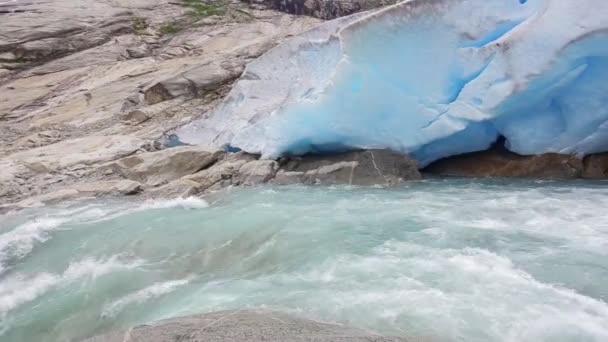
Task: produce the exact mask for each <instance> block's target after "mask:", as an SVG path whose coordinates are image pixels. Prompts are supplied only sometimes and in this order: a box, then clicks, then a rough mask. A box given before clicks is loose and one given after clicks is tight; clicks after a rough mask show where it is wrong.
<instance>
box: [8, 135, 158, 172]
mask: <svg viewBox="0 0 608 342" xmlns="http://www.w3.org/2000/svg"><path fill="white" fill-rule="evenodd" d="M147 145H149V143H148V142H147V141H145V140H142V139H139V138H136V137H131V136H125V135H111V136H101V135H93V136H88V137H84V138H76V139H71V140H64V141H61V142H58V143H55V144H51V145H47V146H42V147H38V148H34V149H31V150H27V151H24V152H17V153H14V154H12V155H9V156H8V157H7V159H10V160H13V161H16V162H19V163H21V164H23V165H25V166H27V167H28V168H29V169H30V170H32V171H35V172H39V173H43V172H51V171H57V170H61V169H64V168H67V167H70V166H74V165H77V164H83V165H91V164H95V163H101V162H107V161H110V160H114V159H117V158H121V157H124V156H127V155H129V154H132V153H134V152H136V151H138V150H140V149H142V148H144V147H146V146H147Z"/></svg>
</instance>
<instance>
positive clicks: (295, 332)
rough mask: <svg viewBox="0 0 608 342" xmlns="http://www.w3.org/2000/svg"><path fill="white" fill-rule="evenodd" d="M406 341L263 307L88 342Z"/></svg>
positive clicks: (158, 324) (191, 318) (180, 320)
mask: <svg viewBox="0 0 608 342" xmlns="http://www.w3.org/2000/svg"><path fill="white" fill-rule="evenodd" d="M124 341H129V342H177V341H180V342H195V341H208V342H234V341H267V342H296V341H316V342H346V341H350V342H406V341H412V340H410V339H407V338H404V337H387V336H382V335H378V334H373V333H370V332H369V331H365V330H361V329H357V328H352V327H348V326H344V325H341V324H331V323H322V322H317V321H311V320H307V319H302V318H297V317H294V316H290V315H287V314H284V313H280V312H273V311H263V310H236V311H220V312H213V313H207V314H202V315H195V316H188V317H181V318H172V319H167V320H163V321H158V322H153V323H148V324H145V325H140V326H137V327H134V328H131V329H128V330H127V331H126V332H114V333H109V334H107V335H102V336H97V337H93V338H90V339H88V340H86V342H124Z"/></svg>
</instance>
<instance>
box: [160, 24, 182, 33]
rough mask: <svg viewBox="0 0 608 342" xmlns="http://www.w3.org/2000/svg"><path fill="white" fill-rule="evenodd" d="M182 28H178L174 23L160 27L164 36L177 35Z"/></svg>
mask: <svg viewBox="0 0 608 342" xmlns="http://www.w3.org/2000/svg"><path fill="white" fill-rule="evenodd" d="M180 29H181V28H179V27H178V26H176V25H175V24H174V23H168V24H164V25H163V26H161V27H160V33H162V34H175V33H177V32H179V31H180Z"/></svg>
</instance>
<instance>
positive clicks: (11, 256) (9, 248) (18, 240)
mask: <svg viewBox="0 0 608 342" xmlns="http://www.w3.org/2000/svg"><path fill="white" fill-rule="evenodd" d="M67 221H69V219H67V218H54V217H47V218H38V219H34V220H32V221H29V222H26V223H24V224H22V225H20V226H17V227H16V228H14V229H13V230H10V231H8V232H6V233H4V234H2V235H0V274H2V273H3V272H4V271H5V270H6V269H7V268H8V266H9V264H10V263H11V262H13V261H14V260H18V259H21V258H23V257H25V256H26V255H28V254H29V253H31V251H32V250H33V249H34V245H35V244H36V243H43V242H45V241H47V240H48V239H49V238H50V236H49V233H50V232H51V231H53V230H57V229H60V227H61V225H62V224H64V223H66V222H67Z"/></svg>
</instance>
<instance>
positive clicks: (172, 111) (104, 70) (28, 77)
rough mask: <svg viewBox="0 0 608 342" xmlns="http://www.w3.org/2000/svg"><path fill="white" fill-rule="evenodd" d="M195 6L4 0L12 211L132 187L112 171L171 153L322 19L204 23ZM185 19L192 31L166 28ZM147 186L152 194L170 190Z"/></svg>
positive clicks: (0, 27) (4, 144) (2, 65)
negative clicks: (94, 185)
mask: <svg viewBox="0 0 608 342" xmlns="http://www.w3.org/2000/svg"><path fill="white" fill-rule="evenodd" d="M186 11H187V10H186V9H185V8H184V7H183V6H181V5H180V3H179V2H173V1H167V0H152V1H149V0H112V1H99V0H84V1H79V2H78V5H77V6H75V3H74V2H73V1H67V0H42V1H24V0H19V1H0V94H1V96H0V165H2V166H3V167H2V168H0V180H2V187H0V204H4V203H10V202H13V203H15V202H19V201H21V200H23V199H25V198H26V197H30V196H42V195H46V194H51V193H55V194H56V196H51V197H55V198H59V197H61V196H59V195H60V194H57V191H60V190H65V189H67V188H70V189H71V188H72V187H73V186H76V185H77V184H80V183H87V184H88V183H91V182H98V181H119V180H125V179H126V177H125V176H123V175H122V174H121V173H120V172H118V171H114V170H112V169H109V168H107V167H105V168H103V171H102V169H101V168H100V165H101V164H105V163H110V162H112V161H115V160H117V159H120V158H123V157H125V156H129V155H131V154H134V153H142V152H148V151H155V150H158V149H162V148H163V147H164V146H162V144H160V143H159V141H161V140H162V139H163V137H164V134H165V132H167V131H169V130H172V129H175V128H176V127H178V126H181V125H183V124H184V123H187V122H189V121H191V120H193V119H195V118H198V117H202V116H204V115H205V113H206V111H208V110H209V109H210V108H212V107H214V106H215V105H216V103H217V101H218V100H219V99H221V98H222V97H223V96H224V95H225V94H226V93H227V91H228V90H229V89H230V85H231V83H232V81H233V79H234V78H235V77H238V75H239V74H240V73H241V71H242V70H243V67H244V65H245V64H247V63H248V62H250V61H251V60H253V59H255V58H257V57H258V56H260V55H261V54H262V53H264V52H265V51H267V50H268V49H270V48H272V47H273V46H275V45H276V44H277V43H278V42H280V41H282V40H284V39H286V38H287V37H289V36H292V35H296V34H298V33H300V32H302V31H305V30H307V29H308V28H311V27H314V26H315V25H317V24H318V23H319V20H317V19H314V18H310V17H294V16H290V15H286V14H283V13H279V12H275V11H261V10H256V9H251V8H249V6H247V5H246V4H242V3H240V2H229V3H228V10H227V11H226V13H225V15H222V16H213V17H208V18H203V19H201V20H199V21H198V22H193V21H192V18H191V17H189V16H186ZM174 21H175V22H176V23H185V24H184V26H181V27H180V30H179V31H178V32H175V33H173V34H163V33H162V32H160V31H161V30H160V28H161V27H162V26H163V25H167V24H169V23H173V22H174ZM176 25H177V24H176ZM158 89H161V90H162V91H161V93H162V95H161V96H157V97H156V98H155V99H154V100H152V101H149V102H148V101H147V97H149V96H147V94H149V93H154V91H155V90H158ZM167 89H169V90H170V92H169V91H165V90H167ZM152 97H154V96H152ZM165 171H166V170H165ZM50 172H52V173H50ZM188 172H190V171H188ZM192 172H196V170H194V171H192ZM165 174H169V173H165ZM182 175H183V173H179V172H178V171H176V172H174V174H173V175H172V176H170V177H167V178H166V179H163V180H162V181H161V182H160V183H163V182H165V181H166V182H172V181H174V180H175V179H177V178H179V177H181V176H182ZM172 177H174V178H172ZM142 181H143V184H142V190H144V192H145V191H148V190H150V191H151V189H152V188H156V187H157V186H160V185H161V184H156V183H157V182H153V183H154V185H153V186H152V185H150V184H148V183H147V181H145V180H143V178H142ZM190 185H192V184H190ZM182 187H183V185H182ZM194 188H196V187H194ZM73 193H75V192H74V191H72V194H73ZM113 193H116V192H113ZM64 195H66V196H67V195H68V194H67V193H65V194H64ZM58 196H59V197H58Z"/></svg>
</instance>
